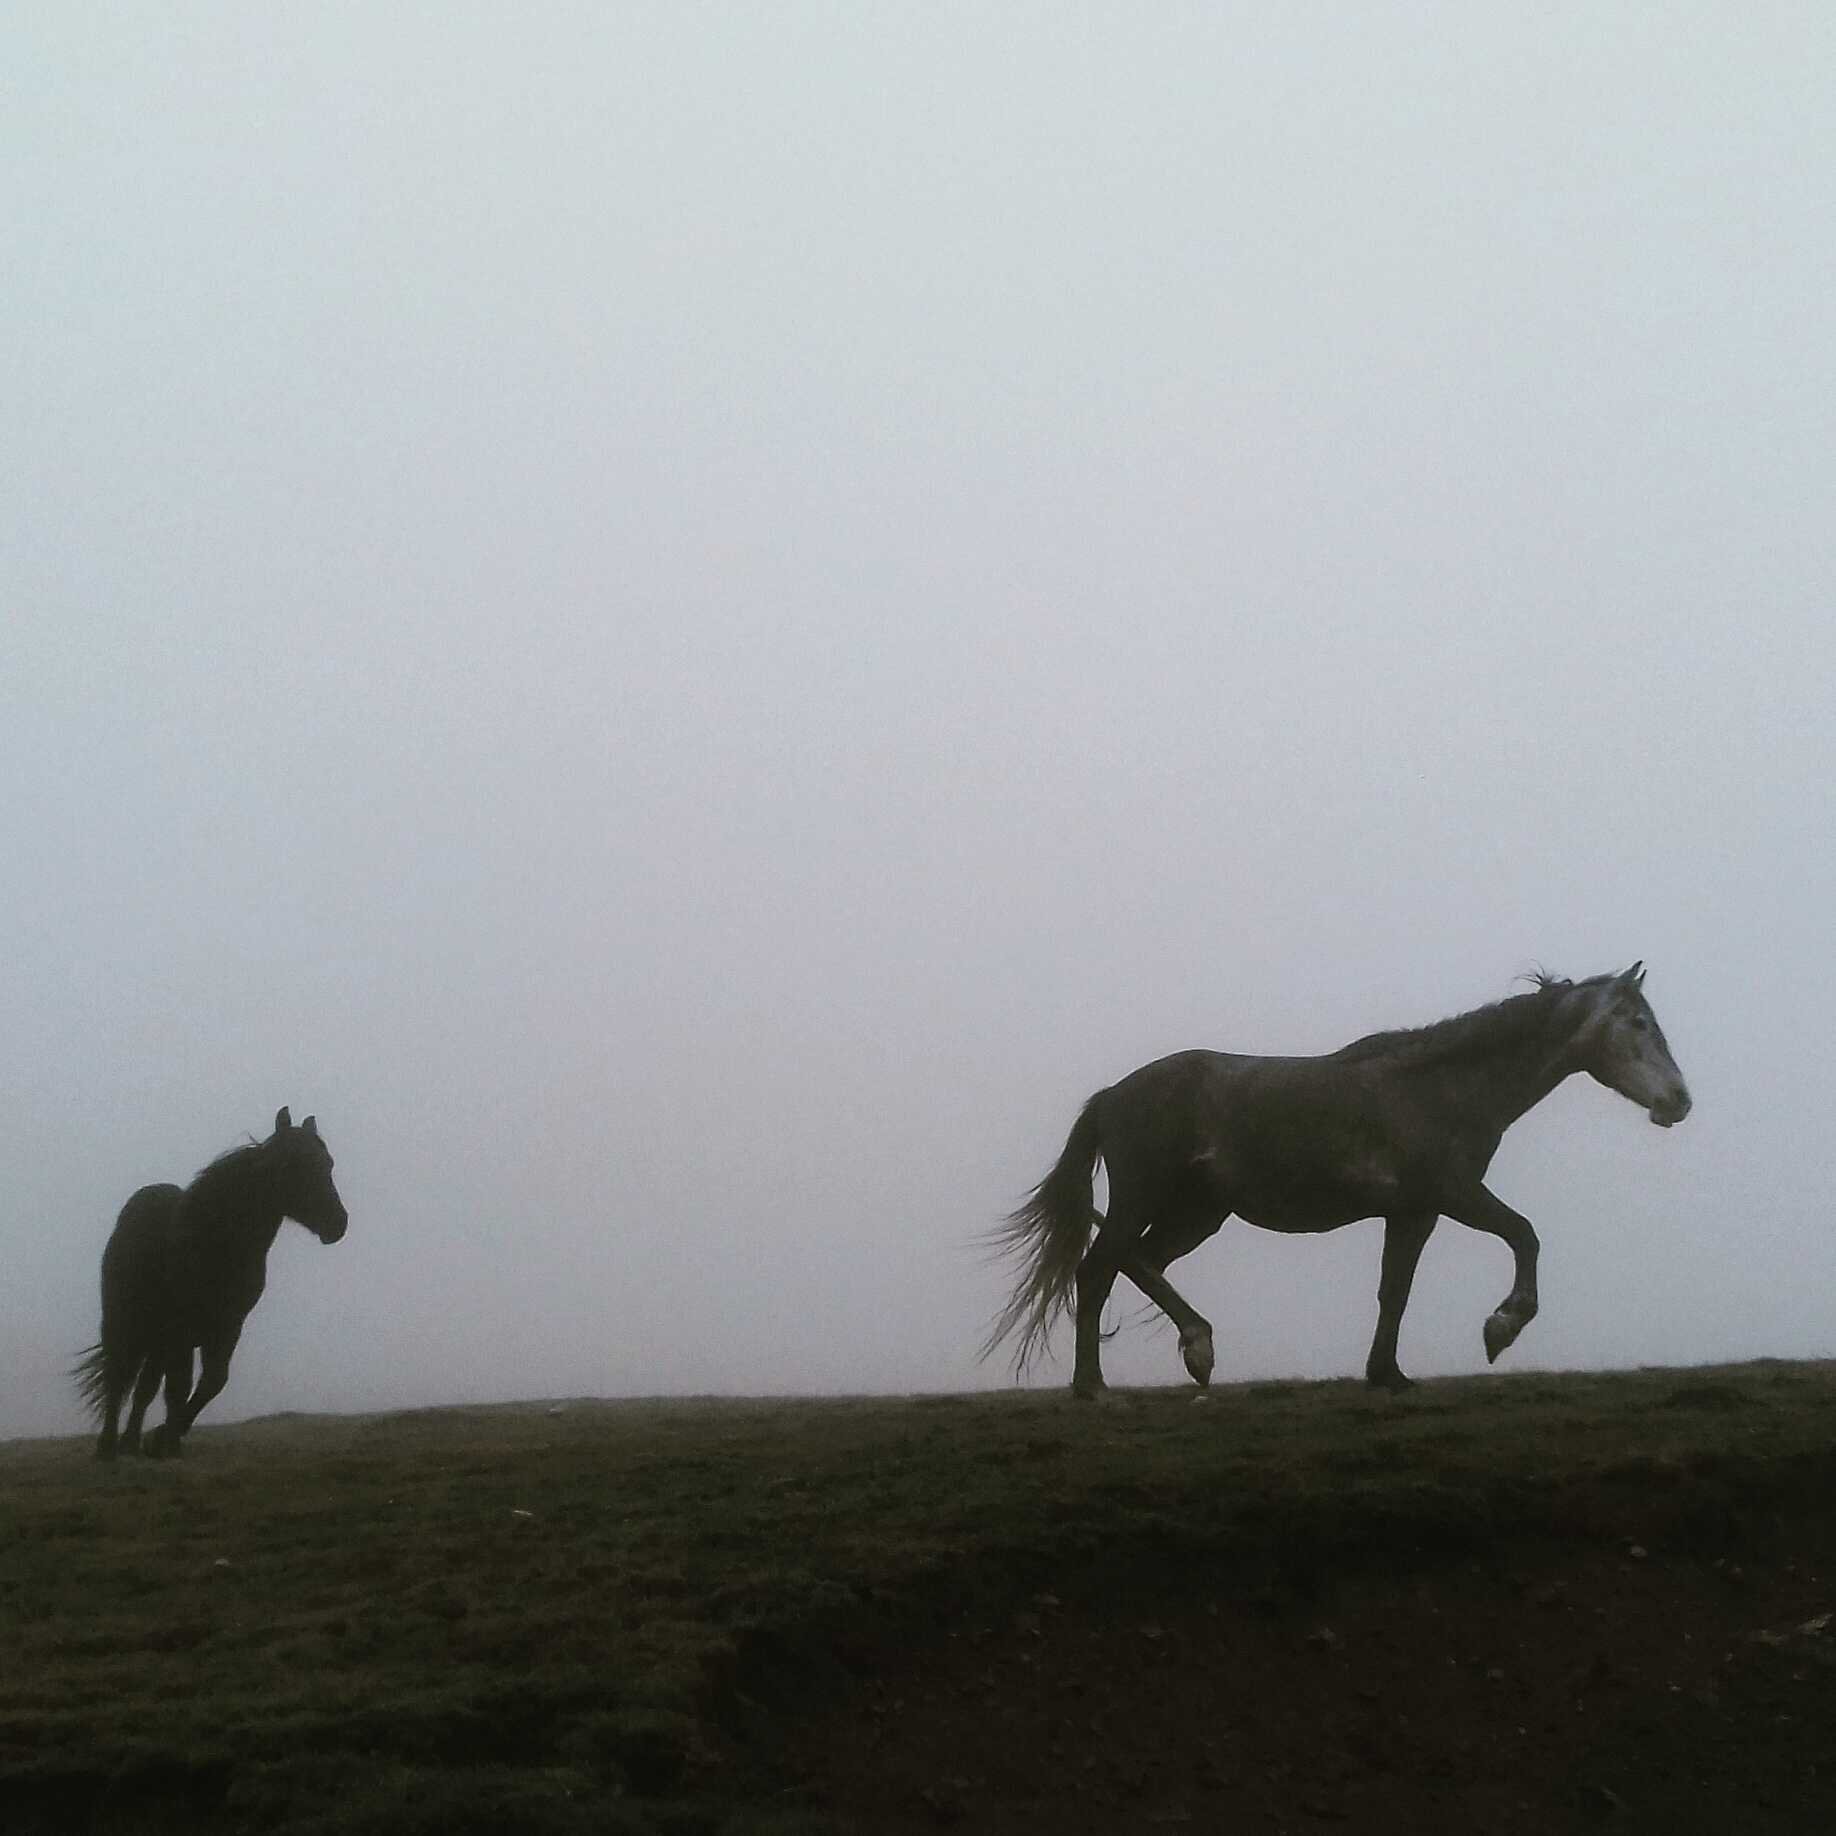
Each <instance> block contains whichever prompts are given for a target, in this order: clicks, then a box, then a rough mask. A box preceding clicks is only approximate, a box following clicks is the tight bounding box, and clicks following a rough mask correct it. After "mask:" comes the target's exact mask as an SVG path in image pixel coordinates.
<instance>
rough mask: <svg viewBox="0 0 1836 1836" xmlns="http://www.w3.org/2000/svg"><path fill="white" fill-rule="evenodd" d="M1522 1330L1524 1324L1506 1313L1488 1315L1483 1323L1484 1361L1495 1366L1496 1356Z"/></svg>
mask: <svg viewBox="0 0 1836 1836" xmlns="http://www.w3.org/2000/svg"><path fill="white" fill-rule="evenodd" d="M1523 1329H1524V1322H1523V1321H1522V1320H1521V1319H1517V1318H1514V1317H1513V1316H1512V1315H1511V1314H1508V1313H1493V1314H1489V1315H1488V1316H1487V1318H1486V1322H1485V1361H1486V1363H1487V1364H1496V1363H1497V1362H1498V1354H1499V1353H1500V1352H1501V1351H1503V1350H1504V1349H1505V1347H1506V1346H1507V1345H1509V1344H1510V1343H1511V1342H1512V1340H1514V1339H1515V1338H1516V1337H1517V1335H1518V1334H1519V1333H1520V1332H1522V1331H1523Z"/></svg>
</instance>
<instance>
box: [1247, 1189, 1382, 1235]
mask: <svg viewBox="0 0 1836 1836" xmlns="http://www.w3.org/2000/svg"><path fill="white" fill-rule="evenodd" d="M1383 1211H1384V1206H1383V1204H1382V1203H1381V1202H1380V1201H1372V1200H1368V1199H1348V1198H1339V1199H1321V1200H1319V1201H1317V1202H1309V1201H1305V1200H1295V1201H1291V1202H1288V1203H1282V1204H1274V1205H1251V1206H1247V1207H1246V1206H1242V1205H1239V1206H1238V1207H1237V1216H1238V1217H1240V1218H1241V1219H1242V1220H1243V1221H1244V1222H1245V1223H1246V1224H1254V1225H1255V1226H1256V1228H1257V1229H1258V1230H1279V1231H1282V1232H1284V1233H1285V1234H1286V1235H1288V1236H1306V1235H1310V1234H1313V1233H1315V1232H1318V1231H1323V1230H1337V1229H1338V1228H1339V1227H1340V1226H1341V1225H1342V1224H1355V1223H1357V1222H1358V1220H1359V1219H1360V1218H1375V1217H1381V1216H1382V1215H1383Z"/></svg>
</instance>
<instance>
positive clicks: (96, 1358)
mask: <svg viewBox="0 0 1836 1836" xmlns="http://www.w3.org/2000/svg"><path fill="white" fill-rule="evenodd" d="M70 1375H71V1378H72V1379H73V1380H74V1382H75V1384H76V1387H77V1394H78V1395H79V1396H80V1397H82V1399H83V1407H84V1408H86V1409H87V1410H88V1411H89V1412H90V1414H91V1415H93V1416H94V1417H95V1418H96V1420H97V1421H100V1420H101V1419H102V1412H103V1409H104V1407H105V1405H106V1403H107V1400H108V1353H107V1352H106V1351H104V1350H103V1348H102V1347H101V1346H100V1345H92V1346H91V1347H90V1348H89V1350H88V1351H86V1352H85V1353H84V1354H83V1355H82V1357H80V1358H79V1359H78V1360H77V1361H76V1363H75V1364H73V1365H72V1366H71V1367H70Z"/></svg>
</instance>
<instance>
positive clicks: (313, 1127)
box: [300, 1116, 319, 1139]
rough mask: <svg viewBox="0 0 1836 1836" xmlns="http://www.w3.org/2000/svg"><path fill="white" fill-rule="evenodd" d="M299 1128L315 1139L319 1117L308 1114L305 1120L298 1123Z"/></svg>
mask: <svg viewBox="0 0 1836 1836" xmlns="http://www.w3.org/2000/svg"><path fill="white" fill-rule="evenodd" d="M300 1129H301V1131H302V1132H303V1133H305V1134H308V1135H311V1136H313V1137H314V1138H315V1139H316V1138H317V1136H318V1133H319V1118H318V1117H317V1116H308V1117H307V1118H306V1120H305V1121H304V1122H302V1123H301V1124H300Z"/></svg>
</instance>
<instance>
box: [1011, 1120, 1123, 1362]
mask: <svg viewBox="0 0 1836 1836" xmlns="http://www.w3.org/2000/svg"><path fill="white" fill-rule="evenodd" d="M1105 1094H1106V1093H1105V1092H1104V1091H1101V1090H1099V1091H1098V1092H1097V1093H1096V1095H1095V1096H1093V1097H1092V1098H1091V1099H1090V1101H1089V1102H1088V1103H1086V1104H1085V1105H1084V1107H1083V1110H1082V1111H1081V1113H1080V1114H1079V1116H1078V1118H1077V1121H1076V1122H1075V1123H1074V1124H1073V1125H1072V1129H1071V1134H1070V1136H1069V1138H1068V1139H1067V1140H1066V1142H1065V1151H1064V1152H1063V1153H1062V1154H1060V1155H1059V1157H1058V1164H1057V1165H1056V1166H1055V1167H1053V1169H1052V1170H1051V1172H1050V1173H1048V1174H1047V1175H1046V1176H1045V1178H1044V1179H1042V1180H1041V1181H1040V1182H1039V1184H1038V1185H1036V1186H1035V1187H1034V1188H1033V1190H1032V1194H1031V1196H1030V1197H1029V1198H1028V1199H1027V1201H1026V1203H1025V1204H1024V1205H1022V1206H1021V1207H1020V1209H1019V1210H1018V1211H1016V1212H1013V1213H1012V1214H1011V1215H1010V1216H1009V1217H1008V1218H1007V1220H1006V1221H1005V1222H1004V1223H1002V1224H1000V1225H998V1226H997V1227H996V1229H995V1230H994V1231H993V1232H992V1233H991V1234H990V1238H989V1241H990V1242H992V1243H993V1244H994V1245H995V1247H996V1250H997V1251H998V1253H1000V1254H1001V1255H1004V1256H1011V1255H1017V1256H1019V1257H1020V1258H1021V1259H1022V1260H1021V1270H1020V1279H1019V1281H1018V1282H1017V1283H1015V1285H1014V1291H1013V1294H1012V1296H1011V1297H1010V1298H1009V1300H1008V1303H1007V1305H1006V1306H1005V1307H1003V1308H1002V1309H1001V1311H1000V1313H999V1314H998V1315H997V1316H996V1319H995V1323H994V1326H993V1329H992V1330H991V1331H990V1332H989V1335H988V1340H987V1343H986V1344H984V1345H983V1347H982V1354H981V1355H982V1356H983V1357H984V1358H986V1357H987V1356H988V1355H989V1353H990V1352H992V1351H993V1350H994V1349H995V1347H996V1346H997V1345H999V1344H1000V1343H1001V1341H1002V1340H1003V1339H1005V1338H1007V1337H1008V1336H1009V1335H1010V1334H1017V1335H1018V1339H1017V1342H1016V1344H1015V1348H1014V1371H1015V1373H1016V1374H1020V1373H1023V1372H1024V1371H1025V1370H1026V1368H1027V1366H1028V1365H1029V1364H1031V1363H1032V1361H1033V1360H1034V1358H1036V1357H1037V1356H1038V1355H1039V1353H1040V1352H1042V1351H1043V1350H1044V1349H1045V1344H1046V1340H1047V1338H1048V1337H1049V1336H1050V1334H1051V1331H1052V1322H1053V1321H1054V1320H1055V1319H1056V1318H1057V1317H1058V1316H1059V1314H1061V1313H1069V1312H1070V1311H1071V1307H1072V1296H1073V1290H1074V1288H1075V1285H1076V1282H1077V1265H1078V1264H1079V1263H1080V1262H1082V1261H1083V1259H1084V1250H1085V1248H1086V1247H1087V1246H1088V1244H1089V1242H1090V1227H1091V1226H1092V1225H1093V1224H1094V1223H1097V1222H1099V1214H1098V1213H1097V1211H1096V1209H1095V1207H1094V1206H1093V1205H1092V1204H1091V1202H1090V1181H1091V1178H1092V1176H1093V1175H1094V1174H1095V1172H1096V1163H1097V1161H1098V1160H1099V1158H1101V1156H1102V1152H1103V1144H1102V1131H1101V1129H1100V1128H1099V1127H1098V1125H1097V1104H1098V1103H1099V1102H1101V1100H1102V1099H1103V1097H1104V1095H1105Z"/></svg>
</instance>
